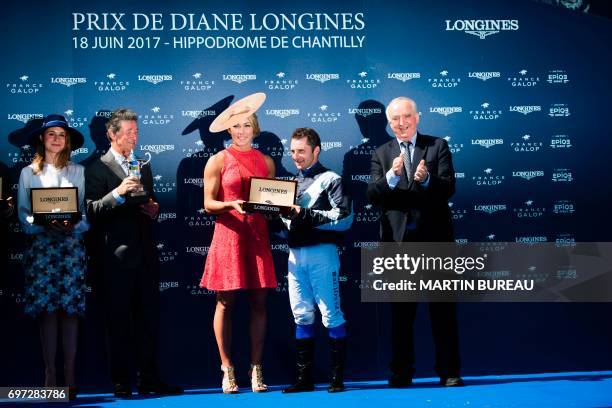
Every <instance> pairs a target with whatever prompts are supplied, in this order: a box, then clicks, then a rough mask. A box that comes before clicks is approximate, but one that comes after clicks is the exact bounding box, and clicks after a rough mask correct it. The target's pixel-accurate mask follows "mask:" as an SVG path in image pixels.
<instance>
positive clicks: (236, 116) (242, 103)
mask: <svg viewBox="0 0 612 408" xmlns="http://www.w3.org/2000/svg"><path fill="white" fill-rule="evenodd" d="M265 100H266V94H265V93H263V92H257V93H254V94H251V95H249V96H246V97H244V98H242V99H240V100H238V101H236V102H234V103H233V104H231V105H230V106H229V107H228V108H227V109H225V110H224V111H223V112H221V114H220V115H219V116H217V117H216V118H215V120H214V121H213V123H211V124H210V127H209V128H208V130H210V131H211V132H213V133H216V132H222V131H224V130H227V129H229V128H231V127H232V126H234V125H236V124H238V123H241V122H244V121H245V120H246V119H247V118H248V117H249V116H251V115H252V114H254V113H255V112H256V111H257V109H259V108H260V107H261V105H263V103H264V101H265Z"/></svg>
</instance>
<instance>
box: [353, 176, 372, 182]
mask: <svg viewBox="0 0 612 408" xmlns="http://www.w3.org/2000/svg"><path fill="white" fill-rule="evenodd" d="M351 181H361V182H363V183H369V182H370V175H369V174H353V175H351Z"/></svg>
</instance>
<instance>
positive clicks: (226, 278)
mask: <svg viewBox="0 0 612 408" xmlns="http://www.w3.org/2000/svg"><path fill="white" fill-rule="evenodd" d="M264 100H265V94H262V93H260V94H253V95H251V96H248V97H246V98H243V99H241V100H240V101H238V102H236V103H234V104H233V105H231V106H230V107H229V108H227V109H226V110H225V111H224V112H223V113H222V114H221V115H219V117H218V118H217V119H216V120H215V121H214V122H213V124H211V126H210V130H211V131H212V132H217V131H220V130H225V129H227V131H228V132H229V133H230V135H231V137H232V144H231V145H230V146H229V147H228V148H227V149H225V150H223V151H221V152H219V153H217V154H215V155H214V156H212V157H211V158H210V159H209V160H208V162H207V163H206V167H205V168H204V209H205V210H206V212H207V213H209V214H216V215H217V220H216V223H215V231H214V234H213V239H212V242H211V245H210V250H209V252H208V256H207V258H206V265H205V267H204V275H203V276H202V280H201V282H200V286H201V287H204V288H207V289H209V290H214V291H216V292H217V303H216V308H215V317H214V323H213V326H214V331H215V338H216V340H217V346H218V348H219V355H220V357H221V371H222V372H223V381H222V389H223V392H224V393H226V394H227V393H236V392H238V385H237V383H236V377H235V373H234V366H233V364H232V359H231V340H232V338H231V337H232V336H231V335H232V330H231V326H232V311H233V308H234V304H235V300H236V295H237V294H238V291H239V290H244V291H245V292H246V294H247V298H248V303H249V306H250V309H251V314H250V315H251V322H250V334H251V370H250V373H249V376H250V378H251V388H252V390H253V391H254V392H263V391H267V386H266V385H265V384H264V380H263V372H262V368H261V357H262V352H263V345H264V339H265V335H266V319H267V316H266V296H267V292H268V289H272V288H276V275H275V273H274V264H273V262H272V253H271V251H270V242H269V237H268V225H267V221H266V219H265V218H264V217H263V215H261V214H258V213H245V212H244V211H243V209H242V206H241V205H242V203H244V201H245V200H246V199H248V188H249V178H250V177H251V176H257V177H274V173H275V167H274V162H273V161H272V159H271V158H270V157H268V156H265V155H264V154H262V153H260V152H259V151H258V150H256V149H254V148H252V147H251V143H252V141H253V138H255V137H256V136H257V135H258V134H259V123H258V121H257V116H256V115H255V111H256V110H257V109H258V108H259V106H261V104H262V103H263V101H264Z"/></svg>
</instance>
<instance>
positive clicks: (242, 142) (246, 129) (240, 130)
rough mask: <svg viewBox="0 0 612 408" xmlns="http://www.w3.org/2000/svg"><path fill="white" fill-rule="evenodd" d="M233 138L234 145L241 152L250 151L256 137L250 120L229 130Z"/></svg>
mask: <svg viewBox="0 0 612 408" xmlns="http://www.w3.org/2000/svg"><path fill="white" fill-rule="evenodd" d="M227 131H228V132H229V134H230V136H231V137H232V144H233V145H234V147H236V148H237V149H240V150H248V149H250V148H251V143H252V142H253V138H254V137H255V131H254V126H253V123H252V121H251V119H250V118H247V119H245V121H244V122H242V123H237V124H235V125H234V126H232V127H231V128H229V129H228V130H227Z"/></svg>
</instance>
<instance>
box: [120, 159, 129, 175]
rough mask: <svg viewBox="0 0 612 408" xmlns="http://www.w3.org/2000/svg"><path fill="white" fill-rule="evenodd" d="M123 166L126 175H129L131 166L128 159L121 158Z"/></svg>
mask: <svg viewBox="0 0 612 408" xmlns="http://www.w3.org/2000/svg"><path fill="white" fill-rule="evenodd" d="M121 168H122V169H123V171H124V172H125V174H126V175H129V173H130V166H129V162H128V160H127V159H125V158H124V159H123V160H121Z"/></svg>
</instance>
